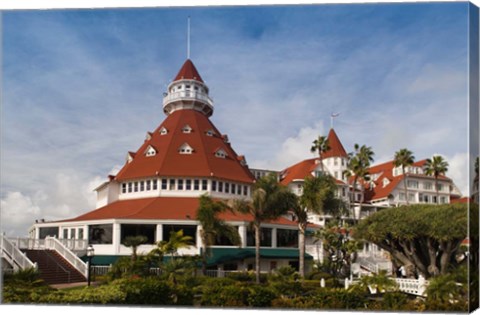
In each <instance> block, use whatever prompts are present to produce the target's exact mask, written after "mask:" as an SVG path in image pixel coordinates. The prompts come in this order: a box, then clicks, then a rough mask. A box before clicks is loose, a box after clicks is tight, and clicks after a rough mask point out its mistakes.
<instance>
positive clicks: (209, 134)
mask: <svg viewBox="0 0 480 315" xmlns="http://www.w3.org/2000/svg"><path fill="white" fill-rule="evenodd" d="M205 134H206V135H207V136H209V137H213V136H214V135H215V131H213V130H212V129H210V130H207V132H205Z"/></svg>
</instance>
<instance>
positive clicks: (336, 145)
mask: <svg viewBox="0 0 480 315" xmlns="http://www.w3.org/2000/svg"><path fill="white" fill-rule="evenodd" d="M328 145H329V147H330V150H328V151H326V152H325V153H323V154H322V158H324V159H326V158H329V157H348V154H347V152H346V151H345V149H344V148H343V145H342V143H341V142H340V139H339V138H338V136H337V133H336V132H335V130H333V128H332V129H330V132H329V133H328Z"/></svg>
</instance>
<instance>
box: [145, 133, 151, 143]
mask: <svg viewBox="0 0 480 315" xmlns="http://www.w3.org/2000/svg"><path fill="white" fill-rule="evenodd" d="M150 139H152V133H151V132H147V135H146V136H145V140H146V141H148V140H150Z"/></svg>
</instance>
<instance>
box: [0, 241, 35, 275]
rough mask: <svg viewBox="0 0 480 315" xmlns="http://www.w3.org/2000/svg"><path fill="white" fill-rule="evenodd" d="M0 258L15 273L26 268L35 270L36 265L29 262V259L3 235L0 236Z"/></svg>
mask: <svg viewBox="0 0 480 315" xmlns="http://www.w3.org/2000/svg"><path fill="white" fill-rule="evenodd" d="M0 257H2V258H4V259H5V260H6V261H7V262H8V263H9V264H10V266H12V268H13V270H15V271H16V270H23V269H28V268H34V269H37V265H36V264H34V263H33V262H31V261H30V259H28V257H27V256H26V255H25V254H24V253H23V252H22V251H21V250H20V249H18V247H17V246H16V245H15V244H14V243H12V242H11V241H9V240H8V239H7V238H6V237H5V236H4V235H0Z"/></svg>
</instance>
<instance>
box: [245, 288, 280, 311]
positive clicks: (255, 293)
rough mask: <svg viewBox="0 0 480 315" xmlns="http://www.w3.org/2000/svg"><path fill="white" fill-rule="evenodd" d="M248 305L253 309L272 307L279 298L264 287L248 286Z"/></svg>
mask: <svg viewBox="0 0 480 315" xmlns="http://www.w3.org/2000/svg"><path fill="white" fill-rule="evenodd" d="M248 291H249V292H248V296H247V304H248V306H252V307H270V306H271V305H272V301H273V300H274V299H275V298H276V297H277V295H276V294H275V292H274V291H273V290H272V289H270V288H268V287H265V286H262V285H250V286H248Z"/></svg>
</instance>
